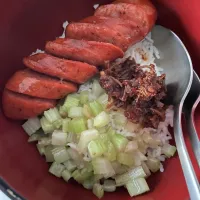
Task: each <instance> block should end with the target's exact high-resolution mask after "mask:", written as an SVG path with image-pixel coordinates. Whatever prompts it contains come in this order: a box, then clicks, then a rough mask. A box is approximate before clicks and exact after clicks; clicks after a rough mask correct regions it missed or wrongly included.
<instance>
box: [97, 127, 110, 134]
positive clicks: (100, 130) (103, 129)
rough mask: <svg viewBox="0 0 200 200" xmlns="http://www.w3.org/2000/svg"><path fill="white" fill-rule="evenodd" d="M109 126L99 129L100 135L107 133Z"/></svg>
mask: <svg viewBox="0 0 200 200" xmlns="http://www.w3.org/2000/svg"><path fill="white" fill-rule="evenodd" d="M107 128H108V127H107V126H104V127H101V128H98V129H97V130H98V131H99V133H100V134H104V133H106V132H107Z"/></svg>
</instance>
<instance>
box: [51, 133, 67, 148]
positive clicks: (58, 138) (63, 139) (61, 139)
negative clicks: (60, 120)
mask: <svg viewBox="0 0 200 200" xmlns="http://www.w3.org/2000/svg"><path fill="white" fill-rule="evenodd" d="M66 144H67V133H65V132H62V131H60V130H56V131H54V132H53V134H52V145H57V146H64V145H66Z"/></svg>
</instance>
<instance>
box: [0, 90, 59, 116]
mask: <svg viewBox="0 0 200 200" xmlns="http://www.w3.org/2000/svg"><path fill="white" fill-rule="evenodd" d="M2 103H3V111H4V114H5V116H7V117H9V118H11V119H28V118H31V117H35V116H38V115H40V114H42V113H43V112H44V111H45V110H48V109H50V108H53V107H55V106H56V101H55V100H49V99H40V98H34V97H29V96H26V95H23V94H18V93H14V92H12V91H9V90H7V89H5V90H4V92H3V98H2Z"/></svg>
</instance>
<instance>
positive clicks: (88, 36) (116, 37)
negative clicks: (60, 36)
mask: <svg viewBox="0 0 200 200" xmlns="http://www.w3.org/2000/svg"><path fill="white" fill-rule="evenodd" d="M65 34H66V37H68V38H72V39H77V40H92V41H98V42H106V43H111V44H113V45H116V46H118V47H120V48H121V49H122V50H123V51H125V50H127V48H128V47H129V45H130V44H131V41H130V37H126V36H125V35H123V34H122V33H120V32H119V31H117V30H115V29H112V28H109V27H107V26H105V25H102V24H90V23H71V24H69V25H68V26H67V28H66V32H65Z"/></svg>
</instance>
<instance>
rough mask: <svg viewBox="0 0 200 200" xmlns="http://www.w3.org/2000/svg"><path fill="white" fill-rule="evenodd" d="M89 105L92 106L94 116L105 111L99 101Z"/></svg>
mask: <svg viewBox="0 0 200 200" xmlns="http://www.w3.org/2000/svg"><path fill="white" fill-rule="evenodd" d="M89 106H90V108H91V111H92V114H93V115H94V116H97V115H98V114H99V113H101V112H102V111H103V107H102V105H101V104H100V103H99V102H97V101H92V102H90V103H89Z"/></svg>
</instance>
